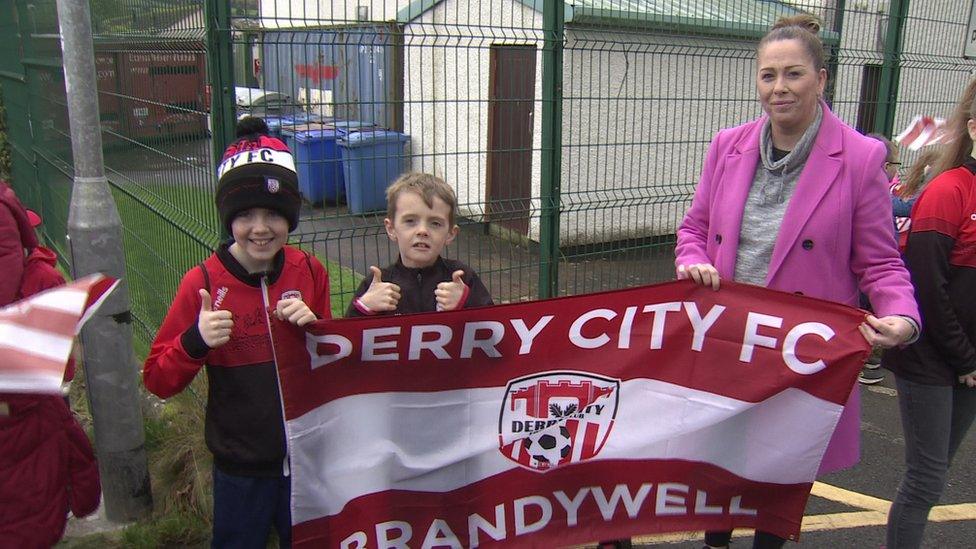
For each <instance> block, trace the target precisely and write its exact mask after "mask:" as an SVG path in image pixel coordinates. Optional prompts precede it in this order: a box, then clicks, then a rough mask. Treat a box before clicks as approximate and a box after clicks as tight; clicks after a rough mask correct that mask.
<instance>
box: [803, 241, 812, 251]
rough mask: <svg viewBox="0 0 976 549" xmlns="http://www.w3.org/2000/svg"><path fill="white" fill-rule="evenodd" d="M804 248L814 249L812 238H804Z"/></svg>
mask: <svg viewBox="0 0 976 549" xmlns="http://www.w3.org/2000/svg"><path fill="white" fill-rule="evenodd" d="M803 249H804V250H812V249H813V241H812V240H810V239H807V240H804V241H803Z"/></svg>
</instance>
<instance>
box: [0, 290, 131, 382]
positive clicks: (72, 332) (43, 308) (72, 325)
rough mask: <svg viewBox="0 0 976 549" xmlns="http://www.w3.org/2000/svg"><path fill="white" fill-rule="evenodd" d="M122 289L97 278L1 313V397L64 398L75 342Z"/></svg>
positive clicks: (24, 301) (16, 304)
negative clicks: (63, 386) (40, 395)
mask: <svg viewBox="0 0 976 549" xmlns="http://www.w3.org/2000/svg"><path fill="white" fill-rule="evenodd" d="M117 284H118V281H117V280H116V279H114V278H111V277H107V276H104V275H101V274H94V275H90V276H86V277H84V278H81V279H79V280H76V281H74V282H71V283H69V284H66V285H64V286H58V287H57V288H52V289H50V290H47V291H44V292H41V293H39V294H35V295H32V296H30V297H27V298H25V299H23V300H21V301H18V302H16V303H12V304H10V305H8V306H6V307H4V308H3V309H0V392H5V393H51V394H57V395H60V394H61V381H62V380H63V378H64V369H65V366H66V365H67V363H68V357H69V355H70V354H71V345H72V342H73V340H74V337H75V336H76V335H78V332H79V331H81V327H82V326H83V325H84V324H85V322H86V321H87V320H88V319H89V318H91V316H92V315H93V314H94V313H95V311H96V310H97V309H98V307H99V306H100V305H101V304H102V303H103V302H104V301H105V299H106V298H107V297H108V296H109V294H110V293H111V292H112V290H113V289H115V286H116V285H117Z"/></svg>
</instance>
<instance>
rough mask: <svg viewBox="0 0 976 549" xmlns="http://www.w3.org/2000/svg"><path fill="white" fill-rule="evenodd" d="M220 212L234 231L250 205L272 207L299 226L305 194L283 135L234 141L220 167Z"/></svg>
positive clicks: (218, 204)
mask: <svg viewBox="0 0 976 549" xmlns="http://www.w3.org/2000/svg"><path fill="white" fill-rule="evenodd" d="M215 201H216V203H217V212H218V213H219V214H220V221H221V222H222V223H223V224H224V227H226V229H227V232H228V233H230V232H231V228H230V226H231V222H233V221H234V217H235V216H236V215H237V214H238V213H239V212H242V211H244V210H247V209H249V208H268V209H270V210H275V211H277V212H279V213H280V214H281V215H282V216H284V217H285V219H287V220H288V231H289V232H291V231H294V230H295V228H296V227H298V213H299V211H300V209H301V205H302V198H301V194H300V193H299V192H298V174H297V173H296V172H295V160H294V158H293V157H292V155H291V152H290V151H289V150H288V147H287V146H286V145H285V144H284V143H282V142H281V140H280V139H277V138H275V137H269V136H267V135H253V134H252V135H249V136H248V137H244V138H242V139H238V140H237V141H235V142H234V143H231V145H230V146H229V147H227V150H225V151H224V157H223V160H222V161H221V163H220V166H219V167H218V168H217V195H216V198H215Z"/></svg>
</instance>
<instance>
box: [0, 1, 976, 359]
mask: <svg viewBox="0 0 976 549" xmlns="http://www.w3.org/2000/svg"><path fill="white" fill-rule="evenodd" d="M968 6H969V3H968V2H963V1H961V0H956V1H949V0H942V1H935V0H929V1H926V2H920V1H916V2H911V3H909V2H908V0H892V1H891V2H876V1H873V0H872V1H865V2H853V1H850V0H848V1H846V2H845V1H844V0H804V1H794V2H775V1H768V0H699V1H696V2H672V1H666V0H571V1H566V2H557V1H555V0H545V1H540V0H535V1H533V0H483V1H482V2H468V1H462V0H417V1H413V2H408V1H406V0H400V1H394V0H387V1H379V0H375V1H372V0H348V1H340V0H332V1H329V0H320V1H316V0H261V1H260V2H258V1H256V0H250V1H241V2H237V1H232V2H226V1H218V0H206V1H199V0H197V1H192V0H98V1H93V2H92V9H93V12H94V13H93V22H94V27H95V32H96V37H95V41H94V46H95V51H96V65H97V71H98V79H99V105H100V109H101V122H102V130H103V139H104V142H105V162H106V168H107V170H106V171H107V174H108V176H109V179H110V181H111V183H112V186H113V189H114V191H115V197H116V200H117V201H118V205H119V209H120V212H121V214H122V218H123V222H124V226H125V245H126V257H127V261H128V272H129V275H130V277H131V279H132V280H130V284H131V294H132V299H133V313H134V317H135V319H136V326H137V330H136V333H137V335H138V336H139V338H140V340H142V341H143V342H145V341H147V340H148V339H149V338H151V337H152V335H153V334H154V333H155V329H156V327H157V326H158V323H159V321H160V320H161V318H162V315H163V314H164V311H165V309H166V307H167V306H168V303H169V300H170V299H171V297H172V295H173V293H174V291H175V288H176V285H177V284H178V282H179V278H180V276H181V274H182V273H183V272H185V271H186V270H187V269H188V268H189V267H191V266H192V265H194V264H195V263H197V262H199V261H201V260H202V259H203V258H204V257H205V256H206V254H207V253H208V251H209V250H211V249H212V248H213V247H214V246H215V245H216V243H217V242H218V241H219V239H220V232H219V227H218V223H217V219H216V213H215V211H214V208H213V206H212V195H213V190H214V183H215V182H214V177H213V173H214V158H215V155H219V154H220V152H221V151H222V149H223V146H224V145H225V144H226V143H227V142H228V141H229V140H231V139H232V136H231V133H232V130H233V124H234V117H235V116H236V115H237V114H239V113H244V112H251V113H254V114H258V115H261V116H264V117H266V119H267V120H268V122H269V124H271V126H272V128H273V130H274V131H275V132H278V133H280V134H281V135H282V137H283V139H285V140H286V141H287V142H288V143H289V145H290V146H292V148H293V150H294V152H295V154H296V157H297V160H298V167H299V172H300V177H301V180H302V190H303V193H304V194H305V196H306V199H307V202H306V204H305V207H304V208H303V212H302V216H301V223H300V227H299V229H298V230H297V231H296V233H295V234H294V235H293V242H294V243H295V244H297V245H300V246H302V247H305V248H306V249H309V250H311V251H314V252H315V253H316V254H318V255H319V257H321V258H322V259H323V260H324V261H326V262H327V266H328V268H329V270H330V274H331V277H332V280H333V285H332V286H333V301H334V304H335V309H336V310H337V311H338V310H341V308H342V305H343V304H344V303H346V302H348V299H349V297H350V295H351V292H352V291H353V290H354V288H355V286H356V284H357V283H358V280H359V277H360V276H361V274H362V273H364V272H366V271H367V269H368V267H369V266H370V265H383V264H386V263H389V262H391V261H393V260H394V259H395V257H396V250H395V248H394V246H393V244H392V243H391V242H390V241H389V239H388V238H387V236H386V234H385V231H384V229H383V225H382V219H383V214H382V213H381V211H379V210H382V209H383V207H384V203H383V201H382V192H383V189H384V188H385V185H386V184H387V183H388V179H389V178H390V177H392V176H393V175H395V174H396V173H399V172H400V171H403V170H422V171H428V172H433V173H435V174H437V175H439V176H441V177H443V178H444V179H446V180H447V181H448V182H449V183H450V184H451V185H452V186H454V188H455V189H456V191H457V194H458V198H459V210H460V213H461V236H460V237H459V238H458V239H457V240H456V241H455V243H454V244H452V245H451V246H450V248H449V250H448V255H450V256H453V257H457V258H459V259H461V260H463V261H465V262H466V263H468V264H469V265H470V266H471V267H472V268H473V269H475V270H477V271H478V272H479V273H480V274H481V276H482V278H483V279H484V280H485V282H486V284H487V285H488V287H489V289H490V290H491V292H492V294H493V295H494V296H495V298H496V301H499V302H505V301H516V300H525V299H534V298H537V297H546V296H551V295H565V294H577V293H583V292H593V291H600V290H608V289H613V288H619V287H625V286H631V285H635V284H643V283H650V282H657V281H663V280H668V279H670V278H672V276H673V267H672V249H673V243H674V236H673V235H674V230H675V228H676V226H677V224H678V223H679V222H680V219H681V217H682V215H683V213H684V211H685V209H686V208H687V206H688V202H689V199H690V196H691V192H692V191H693V189H694V185H695V183H696V179H697V174H698V171H699V169H700V166H701V163H702V160H703V158H704V155H705V150H706V148H707V145H708V142H709V140H710V139H711V137H712V136H713V135H714V133H715V132H716V131H717V130H718V129H720V128H722V127H725V126H731V125H735V124H739V123H741V122H744V121H746V120H749V119H751V118H753V117H755V116H758V115H759V114H760V109H759V105H758V102H757V100H756V97H755V90H754V73H755V65H754V48H755V43H756V41H757V40H758V37H759V36H761V35H762V33H763V32H764V31H765V29H767V28H768V27H769V26H770V24H771V23H772V22H773V21H774V20H775V19H776V18H777V17H779V16H781V15H790V14H794V13H798V12H801V11H809V12H812V13H814V14H816V15H818V16H819V17H820V18H821V19H822V20H823V21H824V29H823V31H822V36H823V38H824V39H825V41H826V43H827V45H828V48H829V51H830V53H831V57H830V73H831V79H830V83H829V89H828V98H829V100H830V101H831V103H832V107H833V109H834V110H835V112H837V113H838V114H839V115H840V116H841V117H842V118H843V119H844V120H846V121H847V122H848V123H850V124H851V125H852V126H856V127H857V128H858V129H860V130H862V131H865V132H867V131H881V132H882V133H885V134H888V135H890V134H891V133H892V132H895V133H897V131H898V130H900V129H901V128H903V127H904V126H905V125H906V124H907V123H908V121H909V120H911V118H912V117H913V116H915V115H916V114H931V115H936V116H945V115H946V114H947V113H948V111H949V109H950V108H951V105H952V103H953V102H954V101H955V99H956V97H957V95H958V93H959V92H960V90H961V89H962V88H963V86H964V85H965V83H966V82H967V81H968V79H969V78H971V75H972V73H973V70H974V69H976V63H974V62H973V61H971V60H966V59H964V58H963V57H962V51H963V45H964V40H965V32H966V23H967V22H968V17H967V13H968ZM57 28H58V27H57V21H56V17H55V9H54V2H53V0H34V1H33V2H28V1H26V0H12V1H11V2H5V3H2V5H0V36H2V37H3V38H0V85H2V94H3V100H4V102H5V104H6V107H7V126H8V128H9V132H10V143H11V151H12V152H11V156H12V160H13V170H12V172H13V173H12V179H13V183H14V185H15V187H16V188H17V190H18V193H19V194H21V196H22V197H23V198H24V200H25V202H27V203H28V204H30V205H31V206H33V207H35V208H38V209H40V210H41V211H42V212H43V214H44V217H45V233H46V235H47V237H48V239H49V240H50V241H51V242H52V243H53V245H54V246H55V247H56V248H57V249H58V251H59V252H62V256H64V255H65V254H64V253H63V252H64V251H65V247H64V244H65V242H64V236H63V235H64V234H66V232H67V231H66V217H67V205H68V199H69V192H70V181H71V154H70V145H69V143H70V140H69V138H68V131H67V127H66V121H67V115H66V112H65V96H64V85H63V78H62V76H61V72H60V52H59V49H58V40H57V34H56V33H57ZM268 92H273V93H268ZM362 125H365V126H375V127H377V128H382V129H384V130H389V131H392V132H396V134H372V137H374V139H372V140H370V139H365V140H363V139H359V140H357V138H355V137H351V135H350V134H351V130H353V129H355V128H356V127H357V126H362ZM378 136H382V137H384V138H386V139H387V140H386V141H383V140H380V139H375V138H376V137H378ZM397 136H402V137H397ZM360 137H362V135H360ZM401 141H404V143H403V144H400V142H401ZM906 156H907V159H908V160H911V159H912V158H913V153H907V154H906Z"/></svg>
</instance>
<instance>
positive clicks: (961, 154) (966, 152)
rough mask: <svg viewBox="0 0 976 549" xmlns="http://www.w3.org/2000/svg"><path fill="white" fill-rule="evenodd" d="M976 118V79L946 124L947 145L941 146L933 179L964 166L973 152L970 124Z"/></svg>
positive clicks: (933, 167) (934, 167)
mask: <svg viewBox="0 0 976 549" xmlns="http://www.w3.org/2000/svg"><path fill="white" fill-rule="evenodd" d="M973 118H976V79H974V80H972V81H971V82H970V83H969V85H968V86H966V89H965V90H964V91H963V93H962V97H961V98H960V99H959V102H958V103H956V108H955V109H953V111H952V116H950V117H949V121H948V122H946V126H945V130H944V131H945V133H946V137H945V138H944V139H943V141H944V142H945V143H946V144H945V145H943V146H941V147H940V149H941V154H940V155H939V158H938V159H937V160H936V161H935V162H934V163H933V164H932V177H937V176H938V175H939V174H940V173H942V172H945V171H948V170H951V169H953V168H955V167H957V166H960V165H962V163H963V162H965V161H966V160H967V159H968V158H969V157H970V155H971V154H972V152H973V140H972V139H971V138H970V137H969V127H968V123H969V120H970V119H973Z"/></svg>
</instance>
